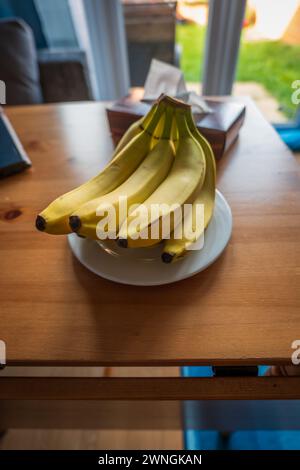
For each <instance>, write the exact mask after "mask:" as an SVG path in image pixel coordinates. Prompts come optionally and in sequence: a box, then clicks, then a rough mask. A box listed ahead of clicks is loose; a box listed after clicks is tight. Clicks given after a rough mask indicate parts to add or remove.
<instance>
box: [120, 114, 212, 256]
mask: <svg viewBox="0 0 300 470" xmlns="http://www.w3.org/2000/svg"><path fill="white" fill-rule="evenodd" d="M176 121H177V126H178V134H179V142H178V148H177V152H176V156H175V161H174V164H173V167H172V169H171V171H170V173H169V175H168V176H167V178H166V179H165V180H164V181H163V183H162V184H161V185H160V186H159V187H158V188H157V189H156V190H155V191H154V193H153V194H152V195H151V196H150V197H149V198H148V199H147V200H145V201H144V203H143V207H145V209H146V210H145V212H147V214H148V218H147V217H146V221H145V222H144V223H141V224H140V225H139V226H138V227H136V224H135V223H134V219H135V217H136V216H135V215H134V214H132V215H130V216H129V217H128V218H127V220H126V223H125V224H123V226H121V228H120V231H119V244H120V245H121V246H128V247H132V248H134V247H145V246H151V245H154V244H155V243H157V242H158V241H159V239H158V238H151V234H150V233H149V232H151V225H154V224H158V223H160V222H162V220H163V219H165V218H166V217H170V216H172V213H173V214H174V212H173V210H172V208H173V207H174V205H177V206H179V207H181V206H182V205H183V204H184V203H186V202H190V200H191V198H192V197H193V196H194V194H195V191H196V190H197V188H200V187H201V186H202V184H203V181H204V177H205V156H204V153H203V151H202V148H201V147H200V145H199V144H198V142H197V141H196V139H195V138H194V137H193V135H192V134H191V132H190V131H189V128H188V125H187V122H186V117H185V111H183V110H182V109H177V110H176ZM155 206H156V207H159V208H160V210H159V214H156V216H155V217H154V218H153V216H152V214H151V212H152V211H151V208H153V207H155ZM160 225H161V223H160ZM171 226H172V225H171ZM145 231H146V232H148V233H147V234H148V236H147V239H143V238H142V237H137V232H140V233H143V232H145ZM160 233H161V232H159V237H160Z"/></svg>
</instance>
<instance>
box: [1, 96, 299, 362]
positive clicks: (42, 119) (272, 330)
mask: <svg viewBox="0 0 300 470" xmlns="http://www.w3.org/2000/svg"><path fill="white" fill-rule="evenodd" d="M246 104H247V112H246V114H247V117H246V122H245V125H244V127H243V129H242V130H241V133H240V138H239V140H238V141H237V142H236V143H235V144H234V146H233V147H232V148H231V150H230V151H229V152H228V153H227V155H226V156H225V157H224V158H223V159H222V160H221V161H220V162H219V164H218V188H219V189H220V190H221V191H222V192H223V193H224V195H225V197H226V198H227V200H228V202H229V204H230V205H231V208H232V212H233V222H234V224H233V225H234V226H233V235H232V238H231V241H230V243H229V246H228V247H227V249H226V251H225V252H224V254H223V255H222V256H221V257H220V259H219V260H218V261H217V262H216V263H214V265H212V266H211V267H210V268H208V269H207V270H206V271H204V272H202V273H200V274H198V275H196V276H194V277H193V278H190V279H187V280H184V281H182V282H180V283H177V284H173V285H168V286H162V287H150V288H149V287H148V288H143V287H130V286H124V285H118V284H115V283H112V282H109V281H106V280H103V279H101V278H99V277H97V276H95V275H94V274H92V273H90V272H88V271H87V270H86V269H85V268H84V267H83V266H81V265H80V264H79V263H78V262H77V260H76V259H74V257H73V256H72V253H71V252H70V250H69V248H68V245H67V240H66V237H64V236H61V237H55V236H51V235H46V234H44V233H40V232H37V231H36V230H35V227H34V221H35V217H36V214H37V213H38V212H39V211H40V210H42V209H43V208H44V207H45V206H46V205H47V204H48V203H49V202H50V201H51V200H52V199H54V198H55V197H57V196H58V195H60V194H61V193H63V192H65V191H67V190H69V189H71V188H73V187H74V186H76V185H78V184H79V183H81V182H83V181H85V180H86V179H87V178H89V177H90V176H92V175H94V174H95V173H96V172H97V171H98V170H99V169H100V168H101V167H102V166H103V165H104V163H105V162H106V161H107V160H108V159H109V154H110V151H111V145H112V144H111V140H110V137H109V133H108V127H107V122H106V118H105V110H104V108H105V106H104V104H100V103H88V104H85V103H81V104H66V105H43V106H33V107H15V108H7V114H8V116H9V118H10V120H11V122H12V124H13V126H14V127H15V129H16V131H17V133H18V135H19V137H20V139H21V141H22V143H23V145H24V147H25V149H26V150H27V152H28V154H29V157H30V159H31V160H32V163H33V166H32V168H31V169H29V170H28V171H26V172H24V173H22V174H19V175H16V176H13V177H10V178H7V179H5V180H2V181H1V183H0V263H1V270H0V310H1V313H0V315H1V323H0V338H1V339H2V340H4V341H5V342H6V346H7V359H8V364H9V365H82V366H87V365H114V366H115V365H121V366H125V365H138V366H141V365H156V366H167V365H181V364H215V365H217V364H225V365H231V364H232V365H234V364H240V365H243V364H288V363H290V360H291V359H290V358H291V353H292V351H293V350H292V349H291V343H292V342H293V341H294V340H295V339H300V315H299V312H300V308H299V307H300V289H299V274H300V273H299V266H300V245H299V239H300V236H299V235H300V184H299V181H300V180H299V164H298V162H297V161H296V159H295V157H294V156H293V155H292V154H291V153H290V152H289V151H288V150H287V148H286V147H285V146H284V144H283V143H282V142H281V141H280V139H279V137H278V136H277V134H276V133H275V131H274V130H273V129H272V128H271V126H270V125H269V124H268V123H267V122H266V121H265V120H264V118H263V117H262V115H261V114H260V113H259V111H258V110H257V109H256V108H255V106H254V105H253V104H252V103H251V102H250V101H247V102H246Z"/></svg>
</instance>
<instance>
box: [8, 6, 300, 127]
mask: <svg viewBox="0 0 300 470" xmlns="http://www.w3.org/2000/svg"><path fill="white" fill-rule="evenodd" d="M221 4H222V5H221ZM230 4H231V6H230ZM232 6H235V8H234V10H235V11H233V8H232ZM241 15H242V16H241ZM210 17H211V18H210ZM0 18H2V22H3V21H5V19H6V20H8V19H11V18H19V19H23V20H24V21H25V22H26V24H27V25H28V26H29V27H30V28H31V30H32V32H33V35H34V41H35V47H36V51H37V52H36V53H37V60H38V64H39V73H40V85H41V91H42V96H43V100H44V101H45V102H55V101H72V100H82V99H115V98H120V97H121V96H122V95H124V94H126V93H127V92H128V90H129V88H132V87H142V86H143V85H144V82H145V78H146V76H147V72H148V69H149V65H150V62H151V59H152V58H156V59H159V60H162V61H165V62H168V63H171V64H174V65H176V66H178V67H180V68H181V70H182V71H183V74H184V77H185V79H186V81H187V83H188V88H190V89H192V90H195V91H201V89H202V83H203V81H204V83H203V91H204V93H206V94H224V92H222V81H223V82H224V83H225V82H226V85H225V88H224V86H223V91H224V89H225V91H226V92H229V93H231V92H232V93H233V94H235V95H250V96H251V97H252V98H253V99H254V100H255V101H256V103H257V104H258V106H259V107H260V109H261V110H262V112H263V113H264V114H265V116H266V117H267V119H269V120H270V121H273V122H274V121H277V122H283V121H286V120H293V119H294V118H295V115H296V111H297V106H296V105H295V104H293V103H292V101H291V93H292V91H293V90H292V88H291V85H292V83H293V81H295V80H296V79H299V78H300V60H299V58H300V3H299V0H285V1H284V2H283V1H282V0H248V1H247V2H246V1H244V0H231V2H230V1H228V0H223V1H222V2H218V1H217V0H211V1H209V0H177V1H167V0H122V1H118V0H109V1H107V0H100V1H97V0H96V1H95V0H1V1H0ZM209 18H210V24H209ZM241 18H242V22H241ZM222 28H223V29H224V28H227V30H228V31H229V32H227V33H225V32H224V31H223V32H222ZM222 34H223V37H222ZM224 34H225V36H224ZM226 34H230V37H229V36H228V38H227V36H226ZM218 35H219V36H220V37H219V38H218V37H217V36H218ZM0 37H1V24H0ZM224 38H225V39H224ZM4 42H5V37H4ZM239 42H240V47H239ZM3 47H4V46H3V41H2V48H3ZM15 54H17V52H15ZM223 55H224V57H223V59H222V56H223ZM226 57H227V60H226V62H224V60H225V59H226ZM1 60H2V59H0V79H1V68H2V69H3V64H2V63H1ZM222 60H223V64H222ZM218 63H219V65H218ZM227 64H229V65H228V67H229V68H230V71H229V72H227V71H225V75H226V74H227V75H226V76H225V77H223V75H222V72H221V71H222V70H224V68H226V67H227ZM205 74H206V75H205ZM228 74H229V75H230V76H231V77H232V78H230V79H228ZM212 75H214V76H216V75H217V76H218V77H217V80H218V83H217V85H216V86H212V87H209V86H207V83H212V81H213V79H214V77H213V76H212ZM205 82H206V84H205ZM230 82H232V83H230ZM210 88H212V89H210ZM207 92H209V93H207ZM226 94H227V93H226ZM8 104H10V103H9V102H8ZM11 104H18V103H11Z"/></svg>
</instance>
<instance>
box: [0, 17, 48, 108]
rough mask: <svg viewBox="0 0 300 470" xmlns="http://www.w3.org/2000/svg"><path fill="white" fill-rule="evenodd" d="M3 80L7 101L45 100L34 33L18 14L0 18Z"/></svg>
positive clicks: (13, 102) (15, 103) (29, 102)
mask: <svg viewBox="0 0 300 470" xmlns="http://www.w3.org/2000/svg"><path fill="white" fill-rule="evenodd" d="M0 80H3V81H4V82H5V84H6V104H8V105H18V104H20V105H21V104H37V103H41V102H42V101H43V97H42V91H41V86H40V81H39V69H38V63H37V52H36V48H35V43H34V38H33V33H32V30H31V28H30V27H29V26H28V25H27V24H26V23H25V22H24V21H23V20H20V19H18V18H11V19H4V20H0Z"/></svg>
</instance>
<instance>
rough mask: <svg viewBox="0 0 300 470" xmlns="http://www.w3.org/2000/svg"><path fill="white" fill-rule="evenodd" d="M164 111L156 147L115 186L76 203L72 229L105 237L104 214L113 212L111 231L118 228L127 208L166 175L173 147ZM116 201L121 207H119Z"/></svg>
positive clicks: (170, 115) (169, 117)
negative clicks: (163, 119)
mask: <svg viewBox="0 0 300 470" xmlns="http://www.w3.org/2000/svg"><path fill="white" fill-rule="evenodd" d="M166 113H167V116H166V118H165V125H164V130H163V133H162V137H161V139H159V140H158V143H157V144H156V146H155V147H154V148H153V149H152V150H151V151H150V152H149V153H148V155H147V156H146V158H145V159H144V160H143V161H142V163H141V164H140V165H139V167H138V168H137V169H136V170H135V172H134V173H132V174H131V176H130V177H129V178H128V179H127V180H126V181H125V182H124V183H123V184H121V185H120V186H119V187H118V188H116V189H115V190H114V191H112V192H110V193H108V194H106V195H104V196H101V197H98V198H96V199H92V200H91V201H88V202H87V203H85V204H83V205H82V206H80V207H79V208H78V209H77V210H76V211H75V212H74V213H73V214H72V215H71V217H70V226H71V228H72V230H74V231H76V232H77V233H78V234H79V235H84V236H86V237H88V238H92V239H94V240H97V239H99V234H100V233H101V235H100V237H101V236H103V237H105V234H106V232H107V217H108V214H111V215H112V216H113V217H114V215H115V217H114V223H113V226H112V230H114V231H115V230H118V227H119V226H120V224H122V223H123V222H124V220H125V219H126V217H127V216H128V211H129V210H130V207H131V206H132V205H134V204H141V203H142V202H143V201H144V200H145V199H147V198H148V197H149V196H150V195H151V194H152V193H153V191H154V190H155V189H156V188H157V187H158V186H159V185H160V184H161V182H162V181H163V180H164V179H165V178H166V176H167V174H168V173H169V171H170V168H171V166H172V164H173V162H174V156H175V152H174V146H173V143H172V141H171V140H170V132H171V127H172V120H173V111H170V110H167V111H166ZM121 198H126V206H127V207H124V206H123V204H124V200H123V201H121ZM120 203H121V204H122V206H123V207H122V209H121V207H120ZM97 213H98V215H97ZM101 221H102V226H101V227H100V224H99V222H101Z"/></svg>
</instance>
